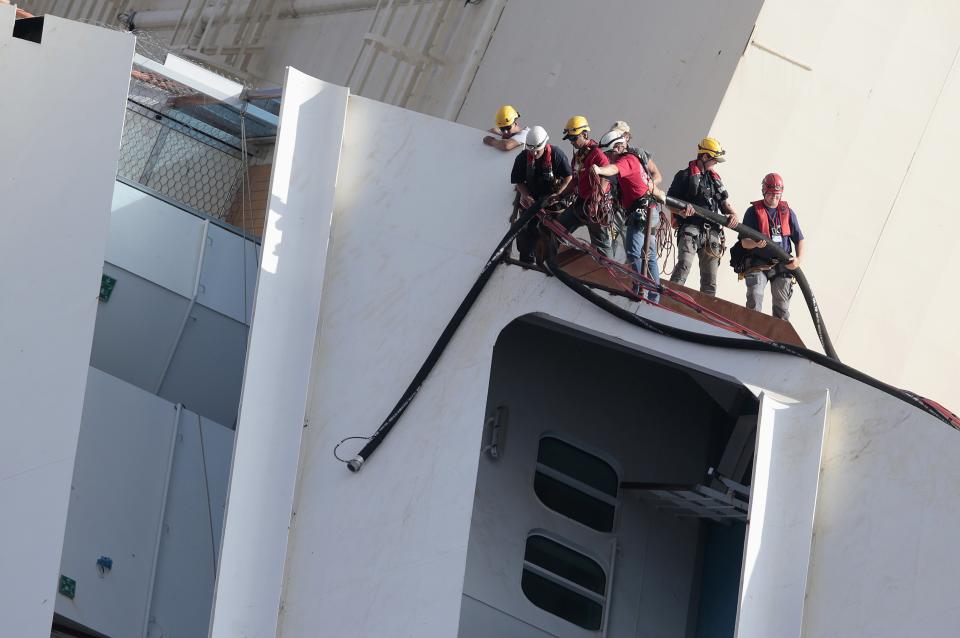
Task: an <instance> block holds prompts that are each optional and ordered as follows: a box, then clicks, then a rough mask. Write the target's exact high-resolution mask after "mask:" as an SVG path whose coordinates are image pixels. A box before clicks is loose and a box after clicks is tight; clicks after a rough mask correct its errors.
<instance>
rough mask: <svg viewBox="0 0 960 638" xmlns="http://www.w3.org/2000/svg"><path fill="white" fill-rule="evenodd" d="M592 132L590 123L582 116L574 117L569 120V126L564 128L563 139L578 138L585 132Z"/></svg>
mask: <svg viewBox="0 0 960 638" xmlns="http://www.w3.org/2000/svg"><path fill="white" fill-rule="evenodd" d="M589 130H590V122H588V121H587V118H585V117H583V116H582V115H574V116H573V117H571V118H570V119H569V120H567V125H566V126H564V127H563V139H568V138H571V137H576V136H578V135H580V134H581V133H583V132H584V131H589Z"/></svg>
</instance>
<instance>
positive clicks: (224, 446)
mask: <svg viewBox="0 0 960 638" xmlns="http://www.w3.org/2000/svg"><path fill="white" fill-rule="evenodd" d="M201 423H202V428H203V453H204V461H203V462H204V467H205V468H206V471H207V486H206V487H207V490H208V492H209V494H210V515H211V518H212V520H213V530H214V535H213V547H214V552H215V553H216V555H217V556H218V557H219V556H220V542H221V540H222V539H223V517H224V514H225V513H226V508H227V484H228V482H229V479H230V459H231V457H233V441H234V437H235V432H234V431H233V430H231V429H230V428H228V427H225V426H223V425H221V424H220V423H217V422H215V421H211V420H210V419H201Z"/></svg>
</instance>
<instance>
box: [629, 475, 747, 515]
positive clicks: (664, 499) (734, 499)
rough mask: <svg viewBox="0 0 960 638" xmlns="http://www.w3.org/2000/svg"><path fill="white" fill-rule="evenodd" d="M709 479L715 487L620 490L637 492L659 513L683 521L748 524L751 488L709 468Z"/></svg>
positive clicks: (632, 486)
mask: <svg viewBox="0 0 960 638" xmlns="http://www.w3.org/2000/svg"><path fill="white" fill-rule="evenodd" d="M707 476H708V477H710V479H711V482H712V486H708V485H703V484H698V485H665V484H660V483H629V482H624V483H621V484H620V489H623V490H633V491H636V492H637V493H638V496H639V497H640V498H642V499H644V500H646V501H648V502H650V503H651V504H652V505H655V506H656V507H657V508H658V509H661V510H665V511H667V512H669V513H672V514H674V515H675V516H678V517H681V518H684V517H693V518H703V519H707V520H711V521H715V522H717V523H728V522H729V521H741V522H744V523H746V522H747V520H748V515H749V511H750V488H749V487H748V486H746V485H742V484H740V483H737V482H736V481H733V480H731V479H729V478H726V477H725V476H721V475H720V474H719V473H718V472H717V471H716V470H715V469H713V468H710V470H709V471H708V472H707Z"/></svg>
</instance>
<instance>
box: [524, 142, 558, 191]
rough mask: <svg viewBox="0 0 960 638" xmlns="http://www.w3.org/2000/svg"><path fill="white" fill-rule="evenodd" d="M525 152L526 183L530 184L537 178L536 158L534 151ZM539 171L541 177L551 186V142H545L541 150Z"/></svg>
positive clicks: (552, 180)
mask: <svg viewBox="0 0 960 638" xmlns="http://www.w3.org/2000/svg"><path fill="white" fill-rule="evenodd" d="M526 153H527V184H531V183H533V181H534V180H535V179H536V178H537V175H536V173H537V158H536V156H535V155H534V151H526ZM541 173H542V178H541V179H542V180H543V181H544V182H546V183H547V184H549V185H550V186H553V182H554V177H553V144H547V146H546V148H545V149H544V150H543V170H542V171H541Z"/></svg>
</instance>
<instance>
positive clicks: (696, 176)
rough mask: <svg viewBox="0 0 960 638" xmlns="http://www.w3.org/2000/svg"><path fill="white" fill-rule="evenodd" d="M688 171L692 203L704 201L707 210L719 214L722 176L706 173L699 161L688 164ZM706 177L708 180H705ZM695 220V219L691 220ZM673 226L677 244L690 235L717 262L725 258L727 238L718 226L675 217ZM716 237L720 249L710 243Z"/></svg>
mask: <svg viewBox="0 0 960 638" xmlns="http://www.w3.org/2000/svg"><path fill="white" fill-rule="evenodd" d="M687 170H688V171H689V176H688V180H689V181H688V182H687V193H686V194H687V196H688V198H689V199H690V200H691V201H692V200H695V199H698V198H699V199H703V200H705V202H706V204H707V206H706V207H707V208H709V209H710V210H712V211H713V212H718V211H719V208H720V202H719V201H718V197H719V195H720V193H722V192H723V181H722V180H721V179H720V175H719V174H718V173H717V172H716V171H714V170H713V169H707V171H706V172H704V171H703V170H702V169H701V168H700V164H699V163H698V162H697V160H693V161H691V162H690V163H689V164H687ZM704 177H706V178H707V179H706V180H705V179H704ZM691 219H693V218H691ZM672 222H673V224H674V225H675V226H676V227H677V244H678V245H679V243H680V239H681V236H682V235H689V236H690V237H692V238H694V241H695V242H696V243H697V249H698V250H699V249H700V248H703V249H705V250H706V252H707V254H708V255H709V256H710V257H713V258H714V259H716V260H717V261H720V259H721V258H722V257H723V253H725V252H726V250H727V243H726V237H725V236H724V234H723V230H721V228H720V227H719V226H717V225H716V224H714V223H712V222H708V221H705V220H702V219H699V218H696V219H695V220H694V221H690V220H686V219H682V218H679V219H678V216H674V217H673V220H672ZM691 226H693V227H696V228H697V232H696V233H693V232H690V230H688V229H690V227H691ZM711 235H715V236H716V237H717V243H718V246H719V248H717V249H714V248H713V246H712V242H711V241H710V236H711Z"/></svg>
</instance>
